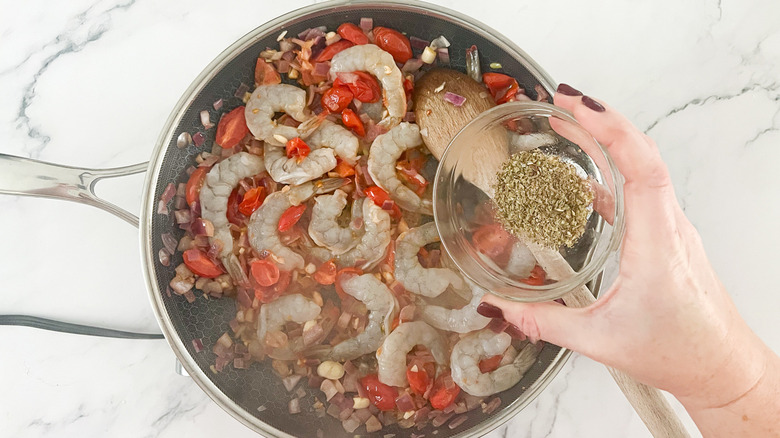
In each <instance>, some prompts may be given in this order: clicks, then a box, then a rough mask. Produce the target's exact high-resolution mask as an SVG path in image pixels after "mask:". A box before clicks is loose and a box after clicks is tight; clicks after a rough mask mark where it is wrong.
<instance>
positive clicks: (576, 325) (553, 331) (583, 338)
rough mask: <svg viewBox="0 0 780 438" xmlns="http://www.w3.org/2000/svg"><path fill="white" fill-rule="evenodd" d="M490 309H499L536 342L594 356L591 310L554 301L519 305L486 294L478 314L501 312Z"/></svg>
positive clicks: (494, 315)
mask: <svg viewBox="0 0 780 438" xmlns="http://www.w3.org/2000/svg"><path fill="white" fill-rule="evenodd" d="M486 304H487V306H486ZM490 306H493V307H497V308H498V309H500V311H501V313H502V314H503V318H504V320H506V322H508V323H510V324H513V325H515V326H516V327H517V328H518V329H520V331H521V332H523V333H524V334H525V335H526V336H527V337H528V338H529V339H530V340H531V341H533V342H536V341H537V340H539V339H541V340H543V341H546V342H550V343H553V344H555V345H558V346H561V347H564V348H568V349H570V350H574V351H577V352H580V353H585V354H589V353H592V347H593V346H592V345H591V343H592V342H593V336H592V334H591V330H589V327H591V326H592V315H591V313H592V310H591V307H584V308H575V307H566V306H565V305H563V304H560V303H557V302H554V301H548V302H543V303H519V302H516V301H509V300H505V299H503V298H500V297H497V296H495V295H492V294H486V295H485V296H484V297H483V298H482V303H481V304H480V305H479V309H478V311H479V312H480V313H483V312H484V313H483V314H484V315H485V316H491V317H496V316H498V313H499V312H497V311H496V310H495V309H490ZM486 309H487V311H485V310H486ZM488 314H489V315H488Z"/></svg>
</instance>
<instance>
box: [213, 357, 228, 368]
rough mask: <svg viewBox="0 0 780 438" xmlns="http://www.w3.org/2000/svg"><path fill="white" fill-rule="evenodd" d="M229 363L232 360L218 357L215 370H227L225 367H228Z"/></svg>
mask: <svg viewBox="0 0 780 438" xmlns="http://www.w3.org/2000/svg"><path fill="white" fill-rule="evenodd" d="M229 362H230V360H228V359H226V358H224V357H218V358H217V360H216V361H215V362H214V368H215V369H216V370H217V371H222V369H223V368H225V365H227V364H228V363H229Z"/></svg>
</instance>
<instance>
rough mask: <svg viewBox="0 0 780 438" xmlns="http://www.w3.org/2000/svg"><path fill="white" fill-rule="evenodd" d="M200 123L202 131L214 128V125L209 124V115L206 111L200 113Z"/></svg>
mask: <svg viewBox="0 0 780 438" xmlns="http://www.w3.org/2000/svg"><path fill="white" fill-rule="evenodd" d="M200 123H201V124H202V125H203V128H204V129H211V128H213V127H214V124H213V123H211V115H209V112H208V110H203V111H201V112H200Z"/></svg>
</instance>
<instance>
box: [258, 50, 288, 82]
mask: <svg viewBox="0 0 780 438" xmlns="http://www.w3.org/2000/svg"><path fill="white" fill-rule="evenodd" d="M281 82H282V77H281V76H279V72H278V71H276V69H275V68H274V65H273V64H272V63H270V62H266V61H265V58H263V57H262V56H259V57H258V58H257V63H255V85H256V86H257V85H271V84H280V83H281Z"/></svg>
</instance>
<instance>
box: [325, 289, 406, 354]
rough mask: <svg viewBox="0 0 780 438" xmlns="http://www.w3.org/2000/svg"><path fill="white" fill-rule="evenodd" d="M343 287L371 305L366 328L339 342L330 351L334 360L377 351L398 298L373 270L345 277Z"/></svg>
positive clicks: (356, 297)
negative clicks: (369, 272)
mask: <svg viewBox="0 0 780 438" xmlns="http://www.w3.org/2000/svg"><path fill="white" fill-rule="evenodd" d="M341 287H342V289H343V290H344V292H346V293H347V294H349V295H351V296H353V297H355V299H357V300H359V301H362V302H363V304H365V305H366V308H367V309H368V324H366V328H365V330H363V332H362V333H360V334H358V335H357V336H355V337H354V338H351V339H347V340H345V341H342V342H340V343H338V344H336V345H335V346H334V347H333V350H332V351H331V353H330V357H331V359H333V360H350V359H355V358H357V357H360V356H362V355H364V354H367V353H373V352H374V351H376V350H377V348H379V346H380V345H382V341H383V340H384V338H385V336H386V333H383V332H384V330H383V326H384V323H385V320H386V319H387V315H388V314H390V313H392V312H393V310H394V306H395V300H394V299H393V294H392V292H390V289H388V288H387V286H385V285H384V283H382V282H381V281H379V280H377V278H376V277H374V276H373V275H371V274H364V275H360V276H354V277H352V278H348V279H346V280H343V281H342V282H341Z"/></svg>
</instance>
